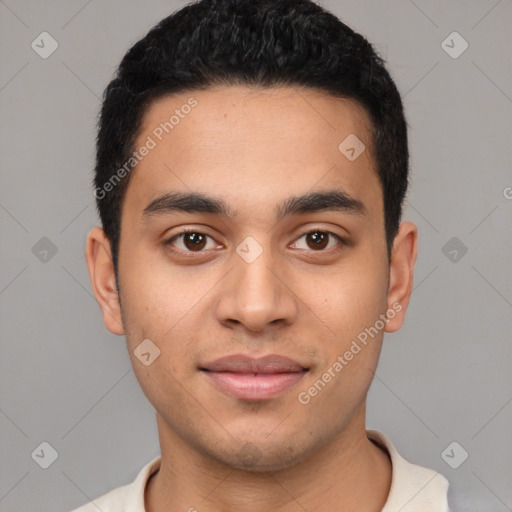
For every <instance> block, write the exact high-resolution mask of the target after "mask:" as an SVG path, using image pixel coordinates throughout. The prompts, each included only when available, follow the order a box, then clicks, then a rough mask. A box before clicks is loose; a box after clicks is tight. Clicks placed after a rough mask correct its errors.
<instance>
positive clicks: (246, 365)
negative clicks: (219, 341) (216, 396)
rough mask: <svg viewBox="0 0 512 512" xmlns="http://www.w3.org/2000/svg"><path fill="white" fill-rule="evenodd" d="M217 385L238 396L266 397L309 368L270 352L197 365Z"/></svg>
mask: <svg viewBox="0 0 512 512" xmlns="http://www.w3.org/2000/svg"><path fill="white" fill-rule="evenodd" d="M199 369H200V370H201V371H202V373H203V375H205V376H206V377H207V378H208V380H210V381H211V382H212V383H213V384H214V385H215V387H217V389H219V390H221V391H223V392H224V393H227V394H228V395H230V396H233V397H235V398H238V399H241V400H267V399H270V398H273V397H275V396H277V395H279V394H280V393H282V392H284V391H285V390H287V389H289V388H290V387H292V386H294V385H296V384H297V383H298V382H299V381H300V380H301V379H302V378H303V377H304V375H305V374H306V373H307V372H308V371H309V368H306V367H304V366H302V365H301V364H299V363H298V362H296V361H294V360H293V359H290V358H288V357H284V356H278V355H275V354H270V355H267V356H264V357H260V358H253V357H250V356H246V355H243V354H235V355H232V356H226V357H222V358H220V359H216V360H215V361H213V362H211V363H208V364H206V365H204V366H201V367H200V368H199Z"/></svg>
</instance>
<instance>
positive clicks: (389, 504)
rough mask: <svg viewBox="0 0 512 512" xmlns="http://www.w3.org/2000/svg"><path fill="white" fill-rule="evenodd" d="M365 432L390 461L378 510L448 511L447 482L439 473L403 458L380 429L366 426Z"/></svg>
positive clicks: (394, 511)
mask: <svg viewBox="0 0 512 512" xmlns="http://www.w3.org/2000/svg"><path fill="white" fill-rule="evenodd" d="M367 436H368V438H369V439H371V440H372V441H373V442H375V443H377V444H378V445H379V446H380V447H381V448H382V449H384V450H386V451H387V452H388V454H389V457H390V459H391V464H392V477H391V488H390V490H389V495H388V500H387V501H386V504H385V506H384V508H383V509H382V512H398V511H399V510H408V511H409V512H424V511H427V510H428V511H429V512H448V487H449V483H448V480H447V479H446V478H445V477H444V476H443V475H442V474H441V473H439V472H437V471H434V470H433V469H429V468H425V467H423V466H418V465H417V464H413V463H411V462H409V461H408V460H406V459H405V458H404V457H402V456H401V455H400V454H399V453H398V451H397V449H396V448H395V446H394V445H393V443H392V442H391V440H390V439H389V438H388V437H386V436H385V435H384V434H382V433H381V432H378V431H376V430H368V431H367ZM405 507H407V508H405Z"/></svg>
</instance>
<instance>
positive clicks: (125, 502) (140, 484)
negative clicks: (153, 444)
mask: <svg viewBox="0 0 512 512" xmlns="http://www.w3.org/2000/svg"><path fill="white" fill-rule="evenodd" d="M160 462H161V456H158V457H156V458H154V459H153V460H151V461H150V462H148V463H147V464H146V465H145V466H144V467H143V468H142V469H141V470H140V472H139V474H138V475H137V478H135V480H134V481H133V482H132V483H130V484H127V485H123V486H121V487H117V488H115V489H113V490H112V491H110V492H107V493H106V494H103V495H101V496H100V497H98V498H95V499H94V500H91V501H89V503H86V504H85V505H82V506H81V507H79V508H77V509H75V510H72V511H71V512H98V511H99V510H101V512H120V511H122V512H144V490H145V488H146V483H147V481H148V480H149V478H150V477H151V475H152V474H153V473H155V472H156V471H158V469H159V468H160Z"/></svg>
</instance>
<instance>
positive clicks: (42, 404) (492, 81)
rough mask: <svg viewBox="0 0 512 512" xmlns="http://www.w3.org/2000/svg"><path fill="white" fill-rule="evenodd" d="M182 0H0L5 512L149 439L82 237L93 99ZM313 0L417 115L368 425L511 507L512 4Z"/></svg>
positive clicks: (69, 498) (124, 469)
mask: <svg viewBox="0 0 512 512" xmlns="http://www.w3.org/2000/svg"><path fill="white" fill-rule="evenodd" d="M182 5H184V2H177V1H168V0H167V1H164V0H148V1H145V2H140V1H139V2H137V1H134V0H133V1H109V2H101V1H99V0H90V1H87V0H66V1H64V0H61V1H57V0H55V1H44V2H42V1H41V2H39V1H36V0H32V1H29V0H5V1H0V16H1V27H0V34H1V36H0V37H1V50H0V51H1V63H2V64H1V66H0V102H1V109H2V124H1V131H0V145H1V146H0V155H1V165H2V187H1V196H0V222H1V244H0V251H1V274H0V308H1V317H0V320H1V340H2V346H1V353H0V354H1V355H0V386H1V388H0V389H1V395H0V434H1V439H0V443H1V444H0V461H1V462H0V464H1V469H0V471H1V473H0V510H1V511H2V512H20V511H24V512H32V511H53V512H58V511H62V512H64V511H68V510H71V509H72V508H74V507H76V506H78V505H80V504H82V503H84V502H86V501H87V500H88V498H93V497H96V496H98V495H100V494H103V493H104V492H106V491H108V490H110V489H112V488H114V487H116V486H118V485H122V484H125V483H128V482H129V481H131V480H133V479H134V478H135V476H136V474H137V473H138V471H139V470H140V469H141V467H142V466H143V465H144V464H146V463H147V462H148V461H149V460H150V459H151V458H153V457H155V456H156V455H158V453H159V447H158V440H157V431H156V425H155V422H154V411H153V408H152V406H151V405H150V404H149V403H148V402H147V401H146V399H145V398H144V396H143V394H142V392H141V391H140V389H139V386H138V384H137V382H136V380H135V377H134V375H133V372H132V370H131V366H130V362H129V359H128V355H127V353H126V347H125V342H124V338H122V337H116V336H113V335H111V334H109V333H108V332H107V331H106V330H105V328H104V326H103V322H102V319H101V316H100V313H99V308H98V306H97V305H96V302H95V300H94V298H93V296H92V292H91V288H90V284H89V278H88V274H87V269H86V265H85V258H84V247H85V237H86V234H87V231H88V230H89V229H90V228H91V227H93V226H94V225H96V224H97V218H96V213H95V210H94V202H93V196H92V187H91V186H90V182H91V179H92V167H93V159H94V138H95V122H96V115H97V112H98V109H99V105H100V101H99V98H100V97H101V94H102V91H103V89H104V87H105V86H106V85H107V83H108V81H109V80H110V79H111V77H112V73H113V72H114V69H115V67H116V66H117V64H118V63H119V61H120V59H121V57H122V56H123V54H124V53H125V51H126V50H127V49H128V48H129V47H130V46H131V45H132V44H133V43H134V42H135V41H136V40H138V39H139V38H140V37H142V36H143V35H144V34H145V33H146V31H147V30H148V29H149V28H150V27H151V26H153V25H154V24H155V23H156V22H157V21H159V20H160V19H161V18H163V17H165V16H167V15H168V14H170V13H171V12H172V11H174V10H175V9H176V8H178V7H180V6H182ZM323 5H324V6H325V7H327V8H329V9H330V10H332V11H333V12H334V13H336V14H337V15H339V16H340V17H341V18H342V20H343V21H345V22H346V23H347V24H349V25H350V26H351V27H352V28H354V29H355V30H356V31H358V32H360V33H362V34H363V35H365V36H366V37H368V39H369V40H370V41H371V42H372V43H373V44H374V45H375V46H376V48H377V49H378V50H379V52H381V54H382V56H383V57H384V58H386V59H387V61H388V67H389V69H390V71H391V73H392V75H393V77H394V78H395V80H396V82H397V85H398V87H399V89H400V91H401V93H402V95H403V98H404V103H405V107H406V115H407V118H408V122H409V125H410V132H409V133H410V149H411V159H412V160H411V169H412V188H411V190H410V192H409V196H408V200H407V203H406V210H405V215H404V220H411V221H413V222H415V223H416V224H417V226H418V228H419V233H420V242H419V256H418V261H417V266H416V274H415V275H416V279H415V289H414V293H413V297H412V302H411V305H410V308H409V311H408V314H407V321H406V324H405V325H404V327H403V328H402V329H401V330H400V331H399V332H398V333H395V334H388V335H386V337H385V343H384V349H383V353H382V359H381V362H380V365H379V367H378V370H377V376H376V378H375V380H374V383H373V384H372V387H371V390H370V395H369V404H368V428H373V429H378V430H381V431H382V432H384V433H385V434H387V435H388V436H389V437H390V438H391V440H392V441H393V442H394V443H395V446H396V447H397V448H398V450H399V452H400V453H401V454H402V455H403V456H405V457H406V458H409V459H410V460H412V461H414V462H416V463H418V464H421V465H424V466H427V467H431V468H434V469H436V470H438V471H440V472H442V473H443V474H444V475H446V477H447V478H448V479H449V480H450V482H451V483H452V484H453V485H454V486H456V487H458V488H459V489H460V491H461V492H463V493H466V494H467V495H468V497H469V500H468V503H469V504H468V505H466V506H465V507H463V509H464V510H468V511H469V510H471V511H472V512H475V511H486V512H489V511H496V512H498V511H499V512H501V511H506V510H512V486H511V485H510V483H511V481H512V443H511V438H512V436H511V433H512V429H511V425H512V403H511V401H512V377H511V372H510V367H511V363H512V345H511V343H510V342H511V333H512V315H511V312H512V271H511V262H512V257H511V256H512V237H511V233H512V230H511V225H512V222H511V221H512V188H511V187H512V172H511V153H512V149H511V148H512V144H511V135H512V70H511V62H512V44H511V42H512V35H511V28H510V27H512V2H511V1H510V0H501V1H497V0H481V1H476V0H473V1H450V2H446V1H445V2H442V1H434V0H429V1H427V0H425V1H420V0H415V1H414V2H413V1H408V0H403V1H386V2H382V1H381V0H371V1H356V0H352V1H348V0H347V1H345V0H339V1H334V0H333V1H324V2H323ZM43 31H47V32H49V33H50V34H51V36H52V37H53V38H54V39H55V40H56V41H57V42H58V45H59V46H58V49H57V50H56V51H55V52H54V53H53V54H52V55H51V56H50V57H48V58H47V59H43V58H41V57H40V56H39V55H38V54H37V53H36V52H35V51H34V50H33V49H32V48H31V42H32V41H33V40H35V39H36V38H37V37H38V36H39V34H40V33H41V32H43ZM453 31H457V32H458V33H459V34H460V35H461V36H462V37H463V38H464V39H465V40H466V41H467V42H468V44H469V47H468V49H467V50H466V51H465V52H464V53H463V54H462V55H460V56H459V57H458V58H452V57H451V56H450V55H448V53H447V52H446V51H445V49H443V47H442V44H441V43H442V42H443V41H444V40H445V39H446V38H447V36H448V35H449V34H451V33H452V32H453ZM39 41H40V39H39ZM36 42H37V39H36ZM445 44H449V45H450V46H453V47H454V48H452V52H453V51H456V50H458V49H459V48H461V46H460V40H458V41H457V40H454V42H453V43H452V42H451V41H450V40H448V43H445ZM45 48H46V49H48V48H49V45H48V44H47V43H45ZM43 237H47V238H48V239H49V240H51V242H52V244H53V245H54V246H55V247H53V246H52V245H51V244H49V242H48V240H43V241H40V239H41V238H43ZM452 237H456V240H452V241H451V242H449V241H450V240H451V239H452ZM448 242H449V245H448V246H445V244H447V243H448ZM34 247H35V248H34ZM464 247H466V248H467V253H466V254H463V250H464ZM52 249H53V252H55V250H56V251H57V252H56V253H55V254H53V252H52ZM45 250H46V251H47V252H46V253H45V252H44V251H45ZM454 250H455V251H456V253H454V252H453V251H454ZM43 441H46V442H48V443H49V444H50V445H51V446H52V447H53V448H54V449H55V450H56V451H57V453H58V458H57V459H56V461H55V462H54V463H53V464H52V465H51V466H50V467H49V468H48V469H42V468H41V467H40V466H39V465H38V464H37V463H36V462H35V460H34V459H33V458H32V457H31V453H32V452H34V450H35V449H36V448H37V447H38V446H39V445H40V443H41V442H43ZM453 441H456V442H457V443H459V445H460V447H459V446H458V445H457V446H456V447H455V449H454V451H453V452H450V455H452V454H453V455H452V457H451V462H452V464H453V461H455V462H457V461H459V462H460V460H461V457H462V454H463V452H462V449H464V450H466V451H467V452H468V453H469V457H468V459H467V460H466V461H465V462H464V463H463V464H461V465H460V466H459V467H458V469H452V468H451V467H450V466H449V465H448V464H447V463H446V462H445V460H443V458H442V456H441V454H442V452H443V450H445V448H446V447H447V446H448V445H449V444H450V443H452V442H453ZM46 453H47V454H48V453H49V452H48V450H47V451H46Z"/></svg>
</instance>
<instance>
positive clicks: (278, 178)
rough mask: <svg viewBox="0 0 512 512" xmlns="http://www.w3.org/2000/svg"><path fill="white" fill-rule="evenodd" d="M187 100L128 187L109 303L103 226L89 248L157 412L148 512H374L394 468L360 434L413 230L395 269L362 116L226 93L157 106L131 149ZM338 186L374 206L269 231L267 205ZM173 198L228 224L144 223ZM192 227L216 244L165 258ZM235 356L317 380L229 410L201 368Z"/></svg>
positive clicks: (265, 94) (270, 92)
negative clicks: (350, 153)
mask: <svg viewBox="0 0 512 512" xmlns="http://www.w3.org/2000/svg"><path fill="white" fill-rule="evenodd" d="M191 96H193V97H194V98H195V99H196V100H197V101H198V105H197V107H195V108H194V109H193V110H192V111H191V113H190V114H188V116H186V117H185V119H183V120H180V123H179V124H178V125H177V126H175V128H174V129H173V131H172V132H171V133H170V134H168V135H166V136H165V137H164V139H163V140H162V141H161V142H159V143H158V144H157V146H156V147H155V148H154V149H152V150H151V151H150V152H149V154H148V155H147V156H146V157H145V158H144V159H143V160H142V161H141V162H140V163H139V164H138V165H137V167H136V169H135V171H133V175H132V176H131V181H130V184H129V186H128V189H127V193H126V196H125V200H124V203H123V209H122V216H121V241H120V252H119V285H120V294H119V295H118V293H117V289H116V282H115V276H114V271H113V265H112V258H111V250H110V244H109V242H108V240H107V239H106V237H105V235H104V233H103V231H102V230H101V228H99V227H97V228H94V229H93V230H92V231H91V232H90V233H89V236H88V240H87V249H86V256H87V263H88V267H89V272H90V277H91V282H92V286H93V289H94V293H95V295H96V298H97V300H98V303H99V305H100V307H101V310H102V313H103V319H104V322H105V325H106V327H107V329H108V330H109V331H110V332H112V333H114V334H118V335H125V336H126V341H127V345H128V349H129V353H130V357H131V361H132V365H133V369H134V372H135V375H136V377H137V379H138V381H139V383H140V385H141V387H142V389H143V391H144V393H145V395H146V396H147V398H148V399H149V401H150V402H151V403H152V405H153V406H154V408H155V410H156V419H157V425H158V432H159V439H160V446H161V452H162V463H161V467H160V470H159V471H158V472H157V473H156V474H155V475H154V476H153V477H152V478H151V479H150V481H149V483H148V485H147V487H146V491H145V505H146V510H147V511H148V512H164V511H166V510H184V511H185V510H194V509H197V510H198V511H200V512H213V511H223V512H225V511H235V510H237V511H238V510H244V511H247V512H268V511H269V510H272V511H277V512H292V511H297V510H307V511H308V512H316V511H325V510H337V511H354V510H357V511H359V512H376V511H380V510H381V508H382V507H383V505H384V504H385V502H386V499H387V495H388V493H389V487H390V483H391V463H390V460H389V458H388V456H387V453H385V452H384V451H383V450H381V449H380V448H378V447H377V446H376V445H375V444H374V443H372V442H371V441H370V440H369V439H368V438H367V436H366V431H365V414H366V395H367V392H368V389H369V386H370V384H371V381H372V378H373V372H375V370H376V367H377V363H378V358H379V354H380V350H381V346H382V340H383V335H384V332H394V331H396V330H398V329H399V328H400V327H401V326H402V323H403V321H404V317H405V313H406V310H407V306H408V303H409V298H410V294H411V291H412V285H413V272H414V264H415V261H416V252H417V228H416V226H415V225H414V224H413V223H411V222H402V223H401V224H400V229H399V232H398V234H397V236H396V238H395V240H394V245H393V251H392V255H391V259H390V261H389V262H388V259H387V254H386V243H385V231H384V205H383V197H382V189H381V187H380V183H379V181H378V177H377V174H376V172H375V161H374V158H373V156H372V141H371V139H370V136H369V131H368V128H369V126H370V119H369V117H368V115H367V113H366V111H365V110H364V108H363V107H362V106H360V105H359V104H358V103H357V102H355V101H352V100H347V99H338V98H334V97H332V96H330V95H327V94H324V93H320V92H318V91H314V90H311V89H296V88H274V89H263V90H261V89H260V90H256V89H250V88H248V87H244V86H229V87H220V86H219V87H212V88H210V89H208V90H207V91H191V92H186V93H180V94H176V95H173V96H168V97H165V98H162V99H159V100H157V101H156V102H154V103H153V104H152V105H151V106H150V108H149V110H148V111H147V112H146V115H145V117H144V122H143V126H142V128H141V131H140V134H139V138H138V143H137V144H136V147H139V146H140V145H142V144H143V143H144V141H146V139H147V136H148V135H151V133H152V130H154V129H155V127H157V126H158V125H159V123H161V122H163V121H165V120H168V119H169V116H170V115H172V113H173V112H174V110H175V109H176V108H180V106H181V105H183V104H184V103H186V102H187V100H188V99H189V98H190V97H191ZM349 134H356V136H357V137H358V138H359V139H360V140H362V141H363V142H364V143H365V145H366V150H365V151H364V152H363V153H362V154H361V155H360V156H359V157H358V158H357V159H356V160H354V161H352V162H351V161H349V160H348V159H347V158H346V157H345V156H344V155H343V154H342V153H341V152H340V151H339V149H338V146H339V144H340V142H341V141H343V140H344V139H345V137H347V135H349ZM332 189H336V190H343V191H345V192H346V193H348V194H350V195H351V196H352V197H355V198H357V199H359V200H360V201H361V202H362V203H363V204H364V205H365V207H366V210H367V213H366V214H365V215H358V214H355V213H353V212H344V211H320V212H310V213H301V214H295V215H292V216H290V217H288V218H284V219H282V220H280V221H279V222H277V220H276V212H275V207H276V205H278V204H280V203H281V202H283V201H285V200H286V199H288V198H289V197H291V196H298V195H301V194H305V193H308V192H313V191H326V190H332ZM172 191H182V192H191V191H194V192H200V193H203V194H207V195H209V196H215V197H217V198H220V199H223V200H224V201H225V202H226V203H227V204H228V205H229V206H230V208H231V209H232V210H233V211H234V212H235V215H234V216H233V217H232V218H230V217H226V216H218V215H213V214H210V213H184V212H181V213H177V212H167V213H160V214H157V215H152V216H149V218H144V216H143V211H144V209H145V208H146V207H147V206H148V204H149V203H150V202H151V201H153V200H154V199H155V198H157V197H159V196H160V195H161V194H163V193H166V192H172ZM184 227H186V228H194V229H196V232H198V233H203V234H206V235H208V236H209V237H211V238H207V240H208V242H207V244H206V246H204V248H202V249H201V251H202V252H197V251H196V252H194V245H193V244H191V243H190V242H189V243H188V244H187V243H186V238H185V237H178V238H177V239H174V242H173V243H174V247H175V248H176V249H177V250H179V249H181V250H182V251H187V250H188V255H189V257H186V255H181V256H180V255H178V254H177V253H173V252H172V250H171V248H172V245H170V243H168V240H169V239H170V238H171V237H172V236H174V235H177V234H178V233H179V232H180V230H181V229H183V228H184ZM314 230H317V231H321V232H322V233H325V232H331V233H335V234H337V235H339V236H341V237H342V238H345V239H346V242H347V243H346V244H344V243H341V242H339V241H337V239H336V238H332V239H330V241H329V245H328V247H326V248H320V249H319V248H318V246H317V245H315V240H311V239H310V238H308V236H307V235H306V234H307V233H308V232H309V231H314ZM248 236H251V237H253V238H254V239H255V240H256V241H257V242H258V243H259V245H260V246H261V248H262V253H261V255H260V256H259V257H258V258H257V259H256V260H255V261H254V262H252V263H247V262H246V261H245V260H244V259H242V258H241V257H240V256H239V255H238V254H237V252H236V248H237V246H238V245H239V244H240V243H241V242H242V241H243V240H244V239H245V238H246V237H248ZM338 244H340V245H338ZM337 247H338V248H339V249H340V250H338V251H337V250H336V248H337ZM393 304H395V305H396V304H399V305H400V306H401V311H399V312H396V314H395V315H394V318H393V319H389V321H388V322H387V323H386V325H385V328H384V329H381V330H380V331H379V333H378V335H377V336H375V337H374V338H373V339H371V338H370V339H369V340H370V341H369V342H368V344H367V346H365V347H364V349H363V350H361V351H360V352H359V353H358V354H357V355H356V356H354V358H353V359H352V360H351V361H350V362H349V363H348V364H347V366H345V367H344V368H343V370H342V371H341V372H339V373H338V374H337V375H336V377H335V378H333V379H332V380H331V381H330V382H329V383H328V384H327V385H326V386H325V388H323V389H322V390H321V391H320V392H319V393H318V394H317V396H315V397H313V398H312V399H311V401H310V403H308V404H307V405H303V404H301V403H300V402H299V401H298V399H297V395H298V393H300V392H301V391H307V390H308V388H310V387H311V386H312V385H313V383H314V382H315V381H317V380H318V379H319V378H321V376H322V374H323V373H324V372H325V371H326V370H327V369H328V368H329V367H331V366H332V365H333V363H334V362H335V361H336V360H337V358H338V356H340V355H343V354H344V353H345V352H346V351H347V350H348V349H349V348H350V345H351V343H352V341H353V340H355V339H356V337H357V335H358V334H359V333H360V332H362V331H364V329H365V328H369V327H370V326H374V325H375V323H376V321H377V320H378V319H379V315H381V314H385V313H386V311H387V310H388V309H392V308H393ZM144 339H150V340H152V342H153V343H154V344H155V345H156V346H157V347H158V348H159V350H160V356H159V357H158V358H157V359H155V360H154V362H153V363H152V364H151V365H149V366H145V365H143V364H141V362H140V361H139V360H138V359H137V358H136V357H135V355H134V350H135V349H136V347H137V346H138V345H139V344H140V343H141V342H142V340H144ZM240 353H245V354H251V355H252V356H254V357H259V356H261V355H266V354H279V355H284V356H287V357H290V358H292V359H295V360H296V361H299V362H300V363H301V364H302V365H303V366H307V367H308V368H309V372H308V373H306V374H305V376H304V377H303V379H302V380H301V382H299V384H297V385H296V386H294V387H292V388H289V389H287V390H286V391H284V392H283V393H281V394H280V395H278V396H277V397H274V398H271V399H268V400H261V401H256V402H255V401H246V400H239V399H236V398H233V397H231V396H228V395H226V394H224V393H222V392H220V391H219V390H218V389H216V388H215V387H214V386H213V385H212V384H211V383H210V382H209V380H208V379H207V378H205V376H204V374H203V373H202V372H200V371H199V370H198V367H199V366H201V365H202V364H205V363H207V362H209V361H213V360H215V359H217V358H219V357H222V356H225V355H231V354H240ZM246 443H251V444H250V445H246ZM248 453H252V454H253V455H254V457H253V459H252V460H250V457H249V458H248V457H247V454H248ZM248 459H249V460H248ZM244 461H245V462H244ZM192 507H193V508H192Z"/></svg>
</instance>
